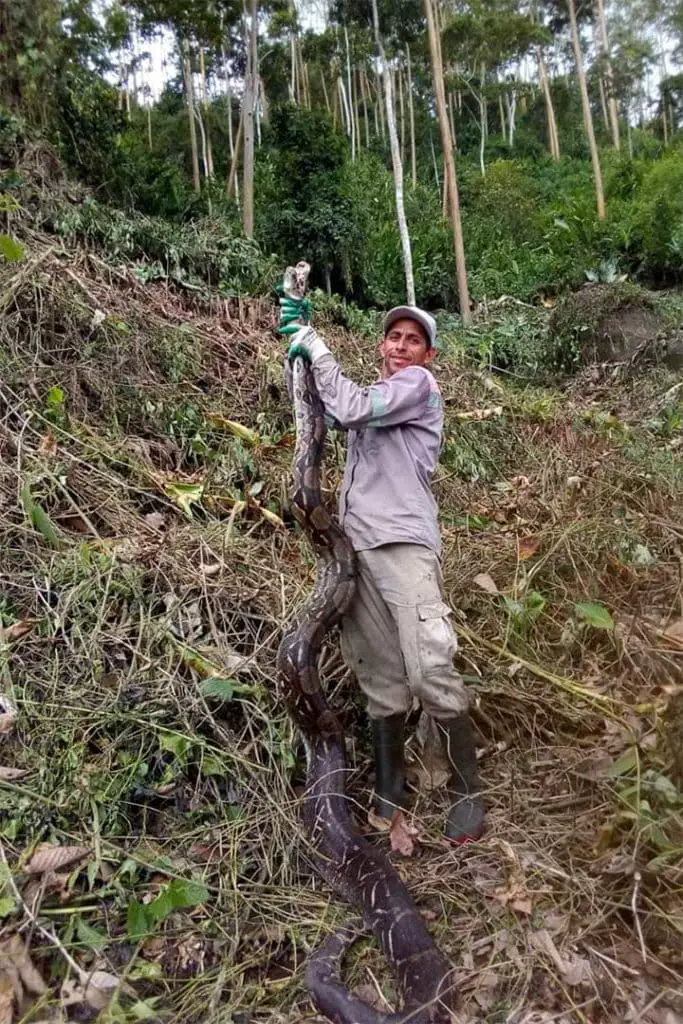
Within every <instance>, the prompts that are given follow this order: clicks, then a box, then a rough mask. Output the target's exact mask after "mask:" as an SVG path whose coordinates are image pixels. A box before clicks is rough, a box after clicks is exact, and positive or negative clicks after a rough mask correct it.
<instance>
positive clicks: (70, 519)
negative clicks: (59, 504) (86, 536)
mask: <svg viewBox="0 0 683 1024" xmlns="http://www.w3.org/2000/svg"><path fill="white" fill-rule="evenodd" d="M54 519H55V522H56V524H57V526H61V528H62V529H63V530H71V532H72V533H90V527H89V526H88V524H87V523H86V521H85V519H84V518H83V516H79V515H77V514H76V513H75V512H66V513H65V514H64V515H62V516H55V517H54Z"/></svg>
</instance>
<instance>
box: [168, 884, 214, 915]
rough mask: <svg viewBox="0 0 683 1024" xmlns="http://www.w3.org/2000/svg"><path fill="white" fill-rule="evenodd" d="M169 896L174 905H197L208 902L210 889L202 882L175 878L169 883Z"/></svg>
mask: <svg viewBox="0 0 683 1024" xmlns="http://www.w3.org/2000/svg"><path fill="white" fill-rule="evenodd" d="M168 896H169V898H170V900H171V902H172V904H173V906H174V907H178V908H179V907H196V906H199V904H200V903H206V901H207V900H208V898H209V890H208V889H207V888H206V886H205V885H204V884H203V883H202V882H196V881H194V880H193V879H185V878H174V879H173V880H172V881H171V882H170V883H169V886H168Z"/></svg>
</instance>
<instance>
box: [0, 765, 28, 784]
mask: <svg viewBox="0 0 683 1024" xmlns="http://www.w3.org/2000/svg"><path fill="white" fill-rule="evenodd" d="M24 775H28V768H8V767H6V766H5V765H4V764H0V781H2V782H14V780H15V779H23V777H24Z"/></svg>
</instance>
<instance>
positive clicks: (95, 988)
mask: <svg viewBox="0 0 683 1024" xmlns="http://www.w3.org/2000/svg"><path fill="white" fill-rule="evenodd" d="M118 986H119V979H118V978H117V977H116V975H115V974H109V973H108V972H107V971H93V973H92V974H91V975H90V977H89V978H88V980H87V982H86V985H85V1001H86V1003H88V1005H89V1006H92V1008H93V1009H94V1010H104V1008H105V1007H106V1006H108V1005H109V1001H110V1000H111V997H112V996H113V994H114V992H115V991H116V989H117V988H118Z"/></svg>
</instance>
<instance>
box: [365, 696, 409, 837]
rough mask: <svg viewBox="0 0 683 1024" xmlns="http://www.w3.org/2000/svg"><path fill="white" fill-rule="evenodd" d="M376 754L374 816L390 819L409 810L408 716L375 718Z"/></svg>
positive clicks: (373, 730)
mask: <svg viewBox="0 0 683 1024" xmlns="http://www.w3.org/2000/svg"><path fill="white" fill-rule="evenodd" d="M371 721H372V734H373V740H374V750H375V813H376V814H379V815H380V817H382V818H391V817H393V815H394V811H396V810H397V808H400V807H406V806H407V803H408V794H407V793H406V789H405V784H406V768H405V715H404V714H399V715H390V716H389V717H388V718H373V719H372V720H371Z"/></svg>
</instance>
